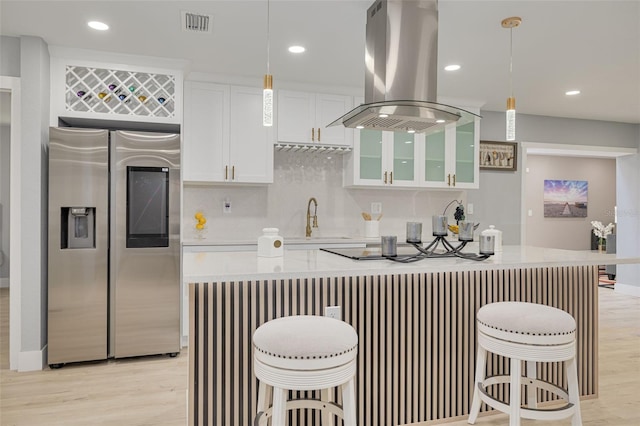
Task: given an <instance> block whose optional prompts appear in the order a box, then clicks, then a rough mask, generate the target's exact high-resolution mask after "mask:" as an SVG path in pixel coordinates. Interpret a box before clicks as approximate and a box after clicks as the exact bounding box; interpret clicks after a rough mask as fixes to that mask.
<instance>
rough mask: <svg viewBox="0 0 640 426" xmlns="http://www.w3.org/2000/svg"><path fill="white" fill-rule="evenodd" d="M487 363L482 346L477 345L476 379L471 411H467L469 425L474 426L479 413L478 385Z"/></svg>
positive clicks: (482, 379)
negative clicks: (472, 425)
mask: <svg viewBox="0 0 640 426" xmlns="http://www.w3.org/2000/svg"><path fill="white" fill-rule="evenodd" d="M486 362H487V351H486V350H485V348H483V347H482V346H480V345H478V354H477V355H476V378H475V381H474V383H473V401H472V402H471V409H470V410H469V419H468V420H467V422H468V423H469V424H474V423H475V422H476V419H477V418H478V414H479V413H480V403H481V399H480V395H478V392H479V391H478V383H482V382H484V379H485V376H484V368H485V364H486Z"/></svg>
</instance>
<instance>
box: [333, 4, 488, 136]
mask: <svg viewBox="0 0 640 426" xmlns="http://www.w3.org/2000/svg"><path fill="white" fill-rule="evenodd" d="M366 31H367V33H366V46H365V79H364V80H365V103H364V104H362V105H360V106H358V107H356V108H354V109H353V110H352V111H350V112H348V113H347V114H345V115H344V116H342V117H340V118H339V119H337V120H335V121H334V122H332V123H331V124H329V126H335V125H344V126H345V127H351V128H359V129H362V128H364V129H374V130H391V131H404V132H406V131H408V130H412V131H415V132H418V133H424V132H428V133H434V132H436V131H438V130H441V129H443V128H444V127H445V126H447V125H448V124H451V123H456V124H457V125H462V124H466V123H468V122H471V121H473V120H474V119H475V117H478V115H476V114H473V113H471V112H469V111H465V110H462V109H459V108H456V107H453V106H449V105H443V104H439V103H437V102H436V100H437V89H438V86H437V74H438V2H437V0H409V1H407V0H377V1H375V2H374V3H373V5H371V7H369V9H368V10H367V27H366Z"/></svg>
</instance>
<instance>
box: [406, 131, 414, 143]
mask: <svg viewBox="0 0 640 426" xmlns="http://www.w3.org/2000/svg"><path fill="white" fill-rule="evenodd" d="M415 132H416V131H415V130H414V129H408V130H407V133H415ZM407 143H411V141H408V142H407Z"/></svg>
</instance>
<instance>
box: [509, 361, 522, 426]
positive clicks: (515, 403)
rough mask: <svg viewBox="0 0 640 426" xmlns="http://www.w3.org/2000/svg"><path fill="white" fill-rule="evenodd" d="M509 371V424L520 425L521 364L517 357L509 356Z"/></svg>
mask: <svg viewBox="0 0 640 426" xmlns="http://www.w3.org/2000/svg"><path fill="white" fill-rule="evenodd" d="M510 368H511V372H510V384H509V426H520V399H521V394H522V392H521V390H520V376H522V364H521V361H520V360H519V359H516V358H511V365H510Z"/></svg>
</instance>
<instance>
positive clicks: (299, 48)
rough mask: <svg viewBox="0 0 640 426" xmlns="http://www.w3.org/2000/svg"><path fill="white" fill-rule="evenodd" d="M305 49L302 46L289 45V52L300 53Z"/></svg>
mask: <svg viewBox="0 0 640 426" xmlns="http://www.w3.org/2000/svg"><path fill="white" fill-rule="evenodd" d="M305 50H306V49H305V48H304V47H302V46H291V47H289V52H291V53H302V52H304V51H305Z"/></svg>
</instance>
